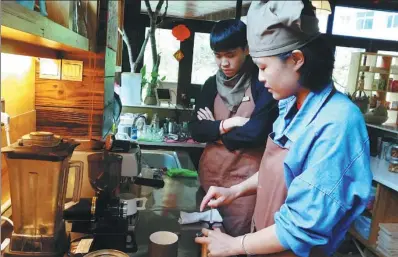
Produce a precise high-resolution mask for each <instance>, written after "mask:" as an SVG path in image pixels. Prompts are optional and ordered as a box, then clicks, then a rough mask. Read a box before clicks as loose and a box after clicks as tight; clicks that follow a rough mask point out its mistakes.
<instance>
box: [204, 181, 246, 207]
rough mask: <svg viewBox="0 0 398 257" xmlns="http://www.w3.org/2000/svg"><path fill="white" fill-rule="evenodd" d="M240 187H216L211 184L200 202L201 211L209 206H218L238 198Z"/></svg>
mask: <svg viewBox="0 0 398 257" xmlns="http://www.w3.org/2000/svg"><path fill="white" fill-rule="evenodd" d="M237 188H238V187H230V188H225V187H215V186H211V187H210V189H209V191H208V192H207V194H206V195H205V197H204V198H203V200H202V203H201V204H200V211H203V210H204V209H205V208H206V205H207V206H210V207H212V208H216V207H218V206H222V205H228V204H230V203H231V202H233V201H234V200H235V199H236V198H238V193H239V192H238V189H237Z"/></svg>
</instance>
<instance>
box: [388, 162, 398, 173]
mask: <svg viewBox="0 0 398 257" xmlns="http://www.w3.org/2000/svg"><path fill="white" fill-rule="evenodd" d="M388 171H390V172H394V173H398V160H391V161H390V164H389V165H388Z"/></svg>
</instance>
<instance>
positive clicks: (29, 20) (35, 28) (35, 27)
mask: <svg viewBox="0 0 398 257" xmlns="http://www.w3.org/2000/svg"><path fill="white" fill-rule="evenodd" d="M1 18H2V19H1V37H2V38H6V39H11V40H15V41H19V42H24V43H29V44H33V45H37V46H43V47H46V48H51V49H56V50H61V51H88V50H89V40H88V39H87V38H86V37H83V36H81V35H79V34H77V33H75V32H73V31H72V30H70V29H67V28H65V27H64V26H61V25H59V24H58V23H55V22H53V21H51V20H50V19H48V18H47V17H44V16H42V15H41V14H40V13H38V12H35V11H31V10H29V9H27V8H25V7H24V6H22V5H20V4H18V3H16V2H10V1H3V2H2V4H1Z"/></svg>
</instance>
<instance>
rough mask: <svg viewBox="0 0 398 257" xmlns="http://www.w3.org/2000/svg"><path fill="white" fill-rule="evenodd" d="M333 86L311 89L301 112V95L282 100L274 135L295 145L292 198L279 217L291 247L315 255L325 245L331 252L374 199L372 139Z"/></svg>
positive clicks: (288, 167)
mask: <svg viewBox="0 0 398 257" xmlns="http://www.w3.org/2000/svg"><path fill="white" fill-rule="evenodd" d="M332 92H333V85H328V86H327V87H326V88H325V89H323V90H322V91H321V92H318V93H313V92H311V93H310V94H309V95H308V96H307V98H306V100H305V102H304V103H303V105H302V107H301V108H300V110H299V111H298V112H297V111H295V110H297V109H296V98H295V97H290V98H288V99H284V100H282V101H280V102H279V117H278V119H277V120H276V121H275V123H274V132H273V134H272V135H271V136H272V137H273V140H274V142H275V143H277V144H278V145H280V146H282V147H286V148H288V149H289V153H288V155H287V156H286V159H285V161H284V172H285V180H286V186H287V188H288V192H287V198H286V201H285V203H284V205H282V207H281V208H280V210H279V212H277V213H276V214H275V216H274V218H275V224H276V234H277V237H278V239H279V241H280V242H281V244H282V245H283V246H284V247H285V248H286V249H291V250H292V251H293V252H294V253H295V254H296V255H298V256H309V254H310V251H311V248H312V247H314V246H318V247H320V248H321V249H322V250H323V251H324V252H325V253H326V254H328V255H331V254H332V253H334V252H335V251H336V249H337V247H338V246H339V245H340V243H341V242H342V240H343V239H344V236H345V234H346V233H347V230H348V229H349V227H350V225H351V223H352V222H353V221H354V220H355V219H356V218H357V217H358V216H359V215H360V214H361V213H362V212H363V211H364V209H365V207H366V204H367V202H368V199H369V195H370V191H371V184H372V178H373V176H372V173H371V170H370V151H369V137H368V133H367V130H366V125H365V122H364V119H363V116H362V114H361V112H360V111H359V109H358V108H357V107H356V105H354V104H353V103H352V102H351V101H350V100H349V99H348V97H346V96H345V95H344V94H342V93H340V92H336V93H334V94H333V93H332Z"/></svg>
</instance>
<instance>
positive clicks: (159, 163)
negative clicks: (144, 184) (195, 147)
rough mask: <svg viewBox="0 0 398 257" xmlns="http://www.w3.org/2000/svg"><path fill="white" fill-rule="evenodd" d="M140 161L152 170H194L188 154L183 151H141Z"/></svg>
mask: <svg viewBox="0 0 398 257" xmlns="http://www.w3.org/2000/svg"><path fill="white" fill-rule="evenodd" d="M141 161H142V164H143V165H145V164H146V165H148V166H149V167H152V168H159V169H160V168H168V169H174V168H183V169H190V170H196V169H195V166H194V165H193V163H192V160H191V158H190V157H189V154H188V153H187V152H184V151H167V150H141Z"/></svg>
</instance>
